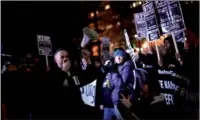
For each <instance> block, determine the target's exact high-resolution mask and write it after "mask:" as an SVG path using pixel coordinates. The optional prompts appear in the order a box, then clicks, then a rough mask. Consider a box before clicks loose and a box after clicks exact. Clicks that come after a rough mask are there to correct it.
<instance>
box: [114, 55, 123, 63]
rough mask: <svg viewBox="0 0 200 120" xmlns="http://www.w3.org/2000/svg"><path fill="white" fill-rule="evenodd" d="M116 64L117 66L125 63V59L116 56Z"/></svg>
mask: <svg viewBox="0 0 200 120" xmlns="http://www.w3.org/2000/svg"><path fill="white" fill-rule="evenodd" d="M115 62H116V63H117V64H121V63H123V62H124V58H123V57H122V56H116V57H115Z"/></svg>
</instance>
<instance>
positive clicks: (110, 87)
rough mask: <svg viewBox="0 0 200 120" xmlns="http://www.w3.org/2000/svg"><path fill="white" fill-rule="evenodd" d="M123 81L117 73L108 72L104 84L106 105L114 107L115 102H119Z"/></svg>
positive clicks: (103, 99)
mask: <svg viewBox="0 0 200 120" xmlns="http://www.w3.org/2000/svg"><path fill="white" fill-rule="evenodd" d="M121 83H122V82H121V78H120V77H119V75H118V74H117V73H110V72H109V73H107V75H106V78H105V80H104V82H103V85H102V88H103V96H102V97H103V98H102V101H103V104H104V105H106V106H107V107H112V106H113V104H118V102H119V91H120V88H121Z"/></svg>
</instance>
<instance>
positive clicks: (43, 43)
mask: <svg viewBox="0 0 200 120" xmlns="http://www.w3.org/2000/svg"><path fill="white" fill-rule="evenodd" d="M37 43H38V51H39V55H44V56H45V58H46V65H47V69H48V68H49V61H48V56H52V55H53V52H52V44H51V38H50V37H49V36H46V35H37Z"/></svg>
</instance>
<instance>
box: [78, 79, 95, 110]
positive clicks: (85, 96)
mask: <svg viewBox="0 0 200 120" xmlns="http://www.w3.org/2000/svg"><path fill="white" fill-rule="evenodd" d="M96 85H97V80H94V81H93V82H91V83H89V84H87V85H85V86H83V87H81V88H80V91H81V97H82V100H83V102H84V103H85V104H86V105H89V106H92V107H95V100H96Z"/></svg>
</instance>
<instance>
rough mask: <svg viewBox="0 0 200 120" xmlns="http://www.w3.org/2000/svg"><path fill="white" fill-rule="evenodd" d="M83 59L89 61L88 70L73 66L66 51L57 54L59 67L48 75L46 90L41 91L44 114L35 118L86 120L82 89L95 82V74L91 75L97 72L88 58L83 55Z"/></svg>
mask: <svg viewBox="0 0 200 120" xmlns="http://www.w3.org/2000/svg"><path fill="white" fill-rule="evenodd" d="M85 55H86V54H85ZM83 57H84V58H86V61H87V67H86V70H81V69H77V68H75V67H74V66H72V64H71V61H70V59H69V54H68V52H67V51H66V50H64V49H59V50H58V51H57V52H56V53H55V55H54V59H55V62H56V64H57V66H56V67H55V69H52V70H51V71H49V73H47V76H48V78H47V79H45V80H44V86H45V88H43V90H42V91H41V94H43V97H42V98H41V99H42V100H41V101H42V104H41V105H42V107H41V110H40V111H41V112H42V113H39V114H38V115H36V116H35V118H40V119H41V118H42V119H80V118H84V110H83V108H84V104H83V102H82V100H81V93H80V87H81V86H83V85H85V84H87V83H89V82H91V81H93V80H94V78H95V73H94V74H91V73H92V71H95V67H94V66H93V65H91V61H90V60H89V57H88V56H87V57H86V56H84V55H83ZM86 80H87V81H86ZM33 116H34V115H33ZM85 117H88V116H85Z"/></svg>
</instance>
